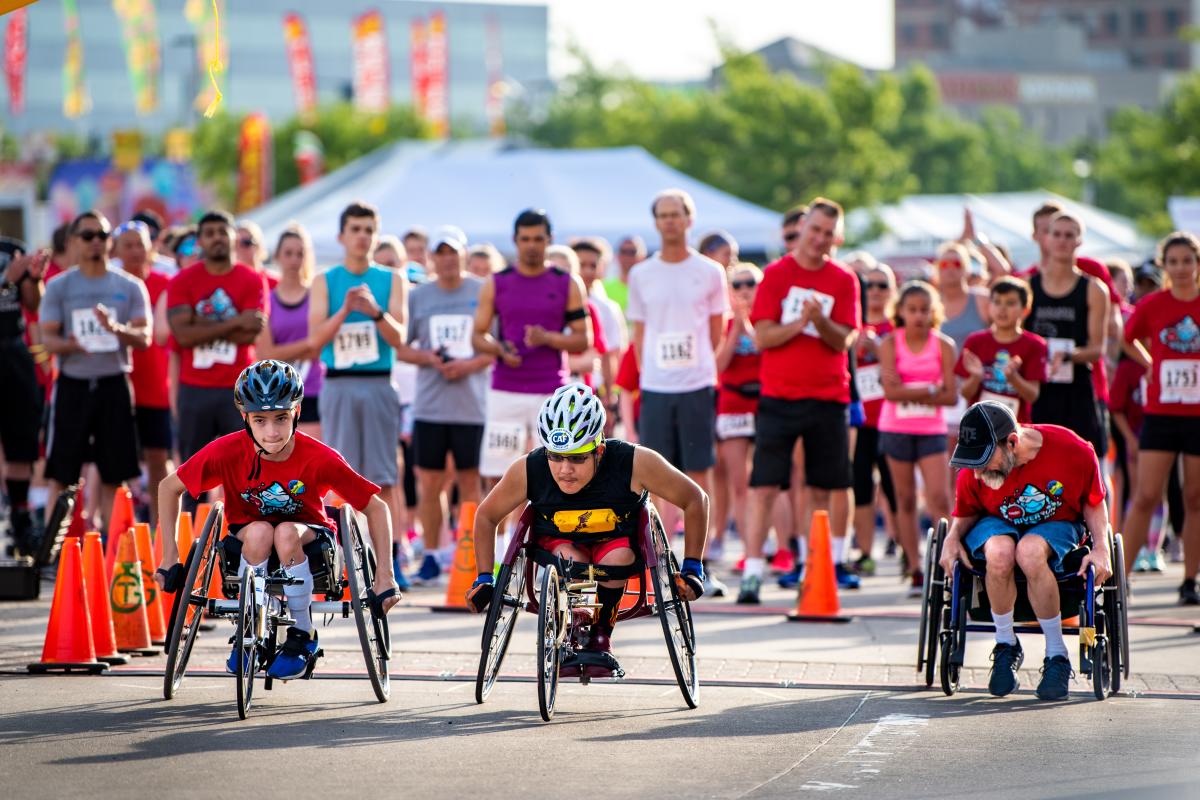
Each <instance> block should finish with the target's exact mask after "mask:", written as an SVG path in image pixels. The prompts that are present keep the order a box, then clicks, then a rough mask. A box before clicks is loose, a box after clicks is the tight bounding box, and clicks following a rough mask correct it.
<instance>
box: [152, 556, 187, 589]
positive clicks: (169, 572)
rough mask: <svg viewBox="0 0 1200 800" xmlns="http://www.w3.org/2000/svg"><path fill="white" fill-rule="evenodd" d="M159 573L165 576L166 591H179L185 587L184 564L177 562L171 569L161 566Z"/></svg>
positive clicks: (164, 585) (164, 587)
mask: <svg viewBox="0 0 1200 800" xmlns="http://www.w3.org/2000/svg"><path fill="white" fill-rule="evenodd" d="M158 574H159V575H162V577H163V591H164V592H178V591H179V590H180V589H182V588H183V578H184V575H183V564H178V563H177V564H175V565H173V566H172V567H171V568H170V569H163V568H162V567H159V569H158Z"/></svg>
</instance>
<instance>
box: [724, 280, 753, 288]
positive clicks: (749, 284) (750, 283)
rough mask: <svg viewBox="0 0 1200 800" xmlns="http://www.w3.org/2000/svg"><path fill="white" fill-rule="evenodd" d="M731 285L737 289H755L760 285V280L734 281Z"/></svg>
mask: <svg viewBox="0 0 1200 800" xmlns="http://www.w3.org/2000/svg"><path fill="white" fill-rule="evenodd" d="M729 285H730V286H732V287H733V288H735V289H753V288H754V287H755V286H758V281H732V282H730V284H729Z"/></svg>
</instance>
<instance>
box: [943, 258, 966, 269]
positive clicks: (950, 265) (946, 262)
mask: <svg viewBox="0 0 1200 800" xmlns="http://www.w3.org/2000/svg"><path fill="white" fill-rule="evenodd" d="M938 269H962V262H961V261H959V260H957V259H952V258H943V259H942V260H941V261H939V262H938Z"/></svg>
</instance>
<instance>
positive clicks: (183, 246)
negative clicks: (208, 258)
mask: <svg viewBox="0 0 1200 800" xmlns="http://www.w3.org/2000/svg"><path fill="white" fill-rule="evenodd" d="M196 250H197V248H196V237H195V236H189V237H187V238H186V239H184V240H183V241H182V242H180V243H179V246H178V247H177V248H175V252H176V253H178V254H179V255H181V256H194V255H196Z"/></svg>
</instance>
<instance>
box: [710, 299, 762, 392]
mask: <svg viewBox="0 0 1200 800" xmlns="http://www.w3.org/2000/svg"><path fill="white" fill-rule="evenodd" d="M732 328H733V320H732V319H729V320H726V322H725V335H726V336H728V335H729V331H730V330H731V329H732ZM761 363H762V353H760V352H759V350H758V345H756V344H755V343H754V337H753V336H748V335H747V334H745V333H741V334H739V335H738V341H737V344H736V345H734V348H733V358H732V359H730V361H729V366H728V367H726V368H725V370H724V371H722V372H721V374H720V375H719V376H718V387H719V388H718V389H717V413H718V414H753V413H755V412H756V411H758V399H757V398H753V397H746V396H745V395H744V394H742V393H741V392H737V391H734V389H733V387H734V386H742V385H744V384H747V383H758V380H759V375H760V373H761Z"/></svg>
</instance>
